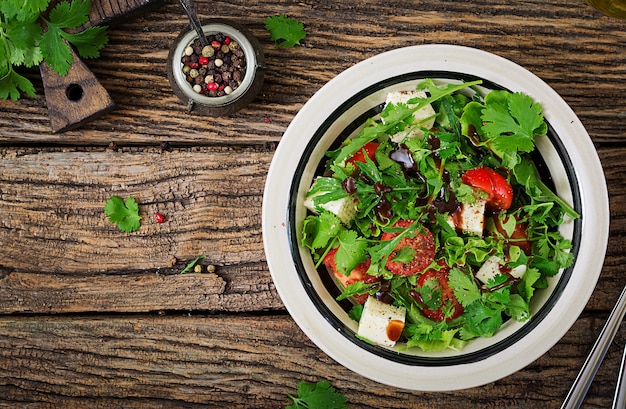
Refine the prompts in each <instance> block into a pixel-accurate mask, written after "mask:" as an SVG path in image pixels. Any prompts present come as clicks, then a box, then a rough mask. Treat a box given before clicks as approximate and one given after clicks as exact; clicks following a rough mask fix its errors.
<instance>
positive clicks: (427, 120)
mask: <svg viewBox="0 0 626 409" xmlns="http://www.w3.org/2000/svg"><path fill="white" fill-rule="evenodd" d="M426 97H427V95H426V92H424V91H422V90H413V91H394V92H390V93H389V94H387V100H386V101H385V105H386V104H398V103H400V102H401V103H404V104H406V103H407V101H409V100H411V99H413V98H426ZM414 106H415V105H413V104H409V107H414ZM435 115H436V112H435V110H434V109H433V107H432V106H431V105H430V104H427V105H425V106H423V107H422V108H420V109H418V110H417V111H415V112H414V113H413V118H415V121H414V124H415V125H416V126H415V127H411V128H410V130H408V131H402V132H398V133H396V134H395V135H392V136H391V140H392V141H394V142H396V143H401V142H402V141H403V140H404V139H406V138H418V137H422V136H424V132H423V131H422V129H421V128H426V129H430V128H432V127H433V125H434V124H435Z"/></svg>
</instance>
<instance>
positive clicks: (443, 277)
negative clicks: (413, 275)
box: [414, 266, 463, 321]
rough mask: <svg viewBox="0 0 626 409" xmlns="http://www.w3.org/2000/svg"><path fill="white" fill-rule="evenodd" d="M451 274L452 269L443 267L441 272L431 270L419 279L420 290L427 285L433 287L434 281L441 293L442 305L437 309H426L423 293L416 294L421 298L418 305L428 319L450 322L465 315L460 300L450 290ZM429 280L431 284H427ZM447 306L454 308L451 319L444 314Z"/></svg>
mask: <svg viewBox="0 0 626 409" xmlns="http://www.w3.org/2000/svg"><path fill="white" fill-rule="evenodd" d="M449 272H450V268H449V267H447V266H443V267H442V268H441V269H439V270H435V269H430V270H428V271H426V272H424V273H423V274H422V275H420V276H419V278H418V279H417V287H418V288H421V287H424V285H425V284H426V285H433V281H434V283H435V287H436V290H437V291H440V294H441V299H440V300H439V301H440V305H439V308H437V309H427V308H425V305H426V304H425V300H423V299H422V297H423V295H422V293H417V292H416V293H415V294H416V295H417V296H418V298H419V299H417V300H416V301H418V303H420V304H421V305H422V307H423V308H422V313H423V314H424V315H425V316H427V317H428V318H430V319H432V320H435V321H443V320H446V321H450V320H453V319H455V318H458V317H459V316H460V315H461V314H463V306H462V305H461V303H460V302H459V300H457V298H456V296H455V295H454V291H453V290H452V288H450V286H449V285H448V273H449ZM429 280H430V283H427V281H429ZM414 298H415V296H414ZM446 305H450V307H452V315H450V316H449V317H446V313H445V312H444V307H446Z"/></svg>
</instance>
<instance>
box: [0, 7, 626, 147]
mask: <svg viewBox="0 0 626 409" xmlns="http://www.w3.org/2000/svg"><path fill="white" fill-rule="evenodd" d="M197 9H198V12H199V14H200V18H201V19H202V18H209V17H215V16H217V17H224V18H230V19H232V20H234V21H237V22H239V23H241V24H244V25H245V26H247V27H248V28H249V29H250V30H251V31H252V32H253V34H254V35H256V36H257V38H258V39H259V41H260V42H261V44H262V46H263V50H264V53H265V55H266V62H267V66H268V69H267V72H266V79H265V84H264V86H263V89H262V91H261V94H260V95H259V96H258V97H257V99H256V100H255V101H253V103H252V104H251V105H250V106H249V107H248V108H246V109H245V110H243V111H241V112H239V113H237V114H236V115H234V116H233V117H228V118H205V119H204V120H198V119H197V118H196V117H193V116H190V115H188V114H186V107H185V106H183V104H181V102H180V101H179V100H178V98H176V97H175V96H174V94H173V92H172V89H171V87H170V84H169V82H168V81H167V78H166V72H167V70H166V65H165V62H166V59H167V54H168V51H169V49H170V47H172V46H173V41H174V39H175V38H176V37H177V35H178V34H179V32H180V31H182V30H187V29H188V27H189V24H188V22H187V20H186V16H185V15H184V13H183V12H182V9H181V8H180V6H179V5H178V4H177V2H167V3H164V4H162V5H159V6H158V8H157V9H156V10H154V11H150V12H149V13H146V14H145V15H143V16H141V17H137V18H135V19H130V20H126V21H123V22H120V24H118V25H116V26H115V27H114V28H112V29H111V30H109V36H110V43H109V44H108V45H107V47H106V48H105V49H104V50H103V51H102V57H101V58H99V59H97V60H93V61H88V62H87V64H88V65H89V67H90V68H91V70H92V71H93V72H94V73H95V74H96V76H97V78H98V79H99V80H100V82H101V83H102V85H103V86H104V87H105V89H106V90H107V91H108V92H109V93H110V94H111V97H112V98H113V100H114V101H115V102H116V104H117V107H118V109H117V110H116V111H115V112H113V113H111V114H109V115H106V116H105V117H104V118H102V119H100V120H98V121H95V122H92V123H90V124H88V125H87V126H85V127H83V128H81V129H80V130H76V131H71V132H66V133H64V134H63V135H53V134H51V132H50V130H49V124H48V122H47V119H46V115H47V114H46V112H45V103H44V102H43V99H42V96H41V95H40V96H38V97H37V98H35V99H32V100H29V101H27V102H26V103H24V102H19V103H14V102H6V101H0V111H2V112H3V115H2V116H0V127H2V129H3V132H2V133H1V134H0V143H5V144H6V143H20V142H24V143H33V142H44V141H45V142H49V143H63V144H67V143H75V144H90V145H93V144H98V145H107V144H108V143H109V142H110V141H112V140H115V141H117V142H118V143H121V144H122V143H123V144H133V143H135V144H136V143H140V144H150V143H158V141H160V140H162V139H164V138H167V139H168V140H170V141H172V142H180V143H193V144H198V143H200V144H205V143H222V144H246V143H265V142H268V141H272V142H277V141H278V140H279V139H280V136H281V135H282V133H283V131H284V130H285V128H286V126H287V125H288V124H289V122H290V121H291V119H292V118H293V116H294V115H295V114H296V113H297V112H298V110H299V109H300V107H301V106H302V105H303V104H304V103H305V102H306V101H307V100H308V99H309V98H310V97H311V96H312V95H313V94H314V93H315V92H316V91H317V90H318V89H319V88H320V87H321V86H322V85H324V84H325V83H326V82H327V81H328V80H330V79H332V78H333V77H335V76H336V75H338V74H339V73H340V72H341V71H343V70H345V69H346V68H348V67H350V66H351V65H353V64H355V63H357V62H359V61H361V60H363V59H365V58H368V57H371V56H374V55H376V54H379V53H381V52H384V51H389V50H392V49H396V48H399V47H405V46H410V45H419V44H429V43H449V44H459V45H466V46H470V47H477V48H481V49H483V50H485V51H489V52H493V53H495V54H498V55H500V56H502V57H505V58H508V59H511V60H512V61H514V62H516V63H518V64H520V65H522V66H524V67H525V68H527V69H529V70H531V71H532V72H533V73H535V74H536V75H538V76H539V77H540V78H542V79H543V80H545V81H546V82H547V83H548V84H549V85H550V86H552V87H553V88H554V89H555V90H556V91H557V92H559V93H560V94H561V95H562V96H563V98H564V99H565V101H566V102H568V103H569V104H570V105H571V106H572V108H573V110H574V111H575V112H576V114H577V115H579V117H580V118H581V120H582V122H583V123H584V124H585V126H586V127H587V128H588V130H589V132H590V134H591V136H592V137H593V139H594V141H596V142H613V143H615V142H620V141H624V135H625V132H624V130H625V125H624V124H625V123H626V121H624V119H625V118H624V115H626V114H625V112H626V85H625V82H624V81H623V78H624V77H625V75H626V64H625V57H624V56H625V55H626V30H625V29H624V28H625V23H624V22H623V21H619V20H615V19H609V18H607V17H604V16H602V15H601V14H600V13H597V12H595V11H594V10H592V9H591V8H590V7H589V6H587V5H586V4H584V2H583V1H582V0H566V1H559V2H552V1H550V2H548V1H545V0H526V1H516V2H513V3H511V2H508V1H506V0H482V1H477V2H475V1H472V2H469V1H465V0H456V1H446V2H441V1H438V0H425V1H419V2H413V1H407V0H405V1H399V0H396V1H380V0H377V1H368V2H363V1H359V2H350V3H348V2H345V3H344V2H329V1H303V2H298V3H285V2H280V1H259V2H254V3H250V2H248V1H245V0H233V1H229V2H224V3H220V4H219V7H218V6H215V5H213V4H212V3H211V2H207V1H198V2H197ZM277 13H288V14H289V15H290V17H293V18H297V19H299V20H300V21H302V22H304V24H305V27H306V29H307V32H308V36H307V38H306V39H305V40H304V42H303V46H302V47H296V48H293V49H276V48H274V43H273V42H272V41H271V40H270V39H269V33H268V32H267V31H266V30H265V29H264V26H263V20H264V19H265V17H267V16H269V15H272V14H277ZM33 80H34V81H35V82H37V81H38V79H37V78H36V77H35V78H33ZM38 84H39V85H38V88H40V87H41V85H40V84H41V83H40V82H39V83H38ZM40 94H41V92H40ZM24 105H26V109H25V107H24ZM19 118H23V119H24V120H23V121H20V120H19ZM265 118H270V119H271V122H270V123H266V122H265V121H264V119H265ZM157 124H158V125H157ZM155 128H158V129H159V130H161V132H155V130H156V129H155ZM243 135H245V137H243Z"/></svg>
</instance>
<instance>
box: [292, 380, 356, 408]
mask: <svg viewBox="0 0 626 409" xmlns="http://www.w3.org/2000/svg"><path fill="white" fill-rule="evenodd" d="M287 396H289V397H290V398H291V400H293V405H289V406H287V407H285V409H345V408H346V402H347V401H348V399H347V398H346V397H345V396H344V395H342V394H341V393H338V392H337V391H336V390H335V388H334V387H332V386H331V385H330V383H329V382H328V381H319V382H315V383H309V382H304V381H302V382H300V384H299V385H298V395H297V396H292V395H290V394H288V395H287Z"/></svg>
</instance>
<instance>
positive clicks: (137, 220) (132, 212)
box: [104, 196, 141, 233]
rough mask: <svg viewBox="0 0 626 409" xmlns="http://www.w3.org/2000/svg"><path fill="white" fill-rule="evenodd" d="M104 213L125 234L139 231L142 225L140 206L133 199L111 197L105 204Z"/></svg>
mask: <svg viewBox="0 0 626 409" xmlns="http://www.w3.org/2000/svg"><path fill="white" fill-rule="evenodd" d="M104 213H105V214H106V215H107V216H108V217H109V221H110V222H111V223H114V224H116V225H117V227H118V228H119V229H120V231H122V232H124V233H132V232H135V231H137V230H139V226H140V224H141V216H139V204H138V203H137V201H136V200H135V199H134V198H132V197H129V198H128V199H126V200H124V199H122V198H121V197H119V196H111V197H110V198H109V199H108V200H107V201H106V203H105V204H104Z"/></svg>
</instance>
